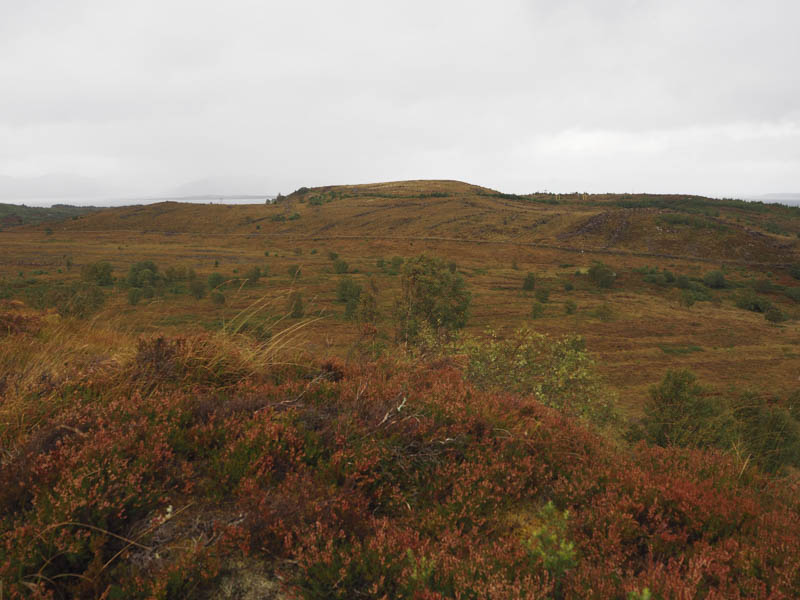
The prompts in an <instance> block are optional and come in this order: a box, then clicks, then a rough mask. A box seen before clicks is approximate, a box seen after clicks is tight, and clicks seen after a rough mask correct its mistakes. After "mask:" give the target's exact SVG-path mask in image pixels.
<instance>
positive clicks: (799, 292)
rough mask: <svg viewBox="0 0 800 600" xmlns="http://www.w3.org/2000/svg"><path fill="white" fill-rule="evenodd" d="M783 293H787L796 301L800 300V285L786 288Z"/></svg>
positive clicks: (788, 296) (787, 295)
mask: <svg viewBox="0 0 800 600" xmlns="http://www.w3.org/2000/svg"><path fill="white" fill-rule="evenodd" d="M783 293H784V294H785V295H786V297H787V298H790V299H791V300H794V301H795V302H800V287H790V288H786V289H785V290H784V291H783Z"/></svg>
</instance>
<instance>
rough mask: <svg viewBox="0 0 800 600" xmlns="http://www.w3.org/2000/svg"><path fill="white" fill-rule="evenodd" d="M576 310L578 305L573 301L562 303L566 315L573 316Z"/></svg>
mask: <svg viewBox="0 0 800 600" xmlns="http://www.w3.org/2000/svg"><path fill="white" fill-rule="evenodd" d="M576 310H578V305H577V304H575V302H574V301H573V300H567V301H566V302H565V303H564V312H565V313H566V314H568V315H571V314H574V313H575V311H576Z"/></svg>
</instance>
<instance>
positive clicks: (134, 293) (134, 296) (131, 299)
mask: <svg viewBox="0 0 800 600" xmlns="http://www.w3.org/2000/svg"><path fill="white" fill-rule="evenodd" d="M141 299H142V289H141V288H130V289H129V290H128V304H130V305H131V306H136V305H137V304H139V300H141Z"/></svg>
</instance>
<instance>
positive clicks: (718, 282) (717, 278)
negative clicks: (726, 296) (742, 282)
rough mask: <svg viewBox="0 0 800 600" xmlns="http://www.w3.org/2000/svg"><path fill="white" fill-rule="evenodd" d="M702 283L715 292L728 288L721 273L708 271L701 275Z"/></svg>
mask: <svg viewBox="0 0 800 600" xmlns="http://www.w3.org/2000/svg"><path fill="white" fill-rule="evenodd" d="M703 283H705V284H706V285H707V286H708V287H710V288H711V289H715V290H721V289H723V288H726V287H728V282H727V281H726V280H725V275H724V274H723V272H722V271H709V272H708V273H706V274H705V275H703Z"/></svg>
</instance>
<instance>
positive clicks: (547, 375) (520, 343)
mask: <svg viewBox="0 0 800 600" xmlns="http://www.w3.org/2000/svg"><path fill="white" fill-rule="evenodd" d="M458 352H459V353H462V354H464V355H465V356H466V357H467V366H466V369H465V374H466V377H467V379H468V380H469V381H471V382H472V383H474V384H475V385H477V386H478V387H480V388H482V389H491V390H498V391H500V390H502V391H504V392H514V393H518V394H524V395H533V396H535V397H536V399H537V400H538V401H539V402H541V403H542V404H545V405H546V406H550V407H552V408H555V409H558V410H560V411H562V412H565V413H568V414H572V415H580V416H583V417H587V418H589V419H591V420H592V421H595V422H608V421H609V420H611V419H612V417H613V415H614V407H613V404H614V403H613V399H612V398H611V397H610V396H609V394H608V393H607V391H606V390H605V388H604V387H603V386H602V385H601V383H600V379H599V378H598V376H597V374H596V373H595V370H594V361H593V360H592V359H591V357H590V356H589V354H588V352H587V351H586V343H585V342H584V340H583V338H581V337H579V336H564V337H561V338H552V337H550V336H547V335H545V334H542V333H537V332H534V331H532V330H530V329H528V328H525V327H523V328H521V329H518V330H517V331H515V332H514V333H513V334H512V335H510V336H503V337H501V336H499V335H498V334H497V333H495V332H493V331H489V332H488V339H479V338H475V337H468V338H465V339H464V340H463V341H462V342H461V343H460V344H459V345H458Z"/></svg>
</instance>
